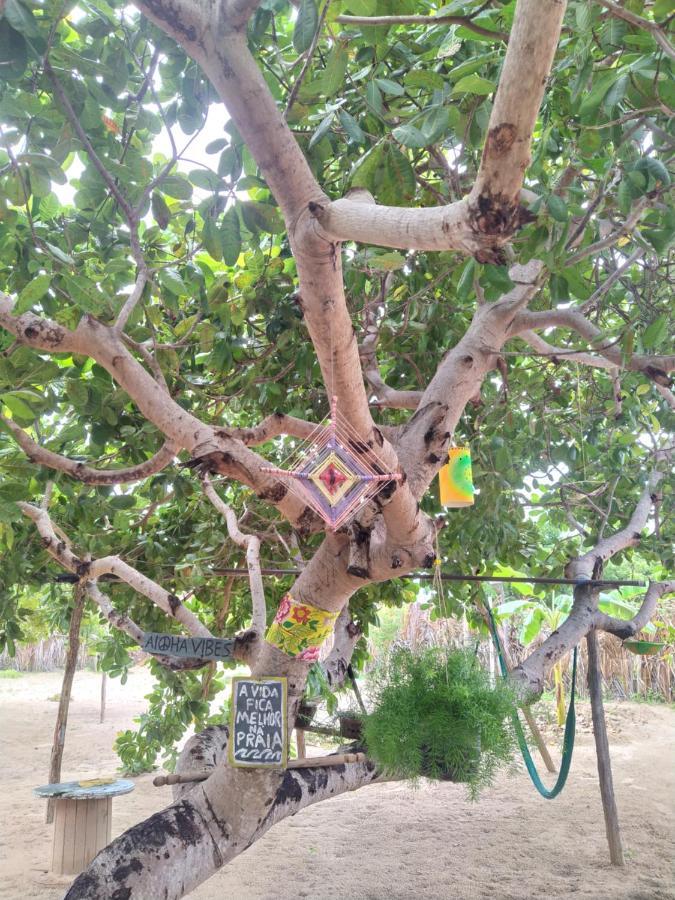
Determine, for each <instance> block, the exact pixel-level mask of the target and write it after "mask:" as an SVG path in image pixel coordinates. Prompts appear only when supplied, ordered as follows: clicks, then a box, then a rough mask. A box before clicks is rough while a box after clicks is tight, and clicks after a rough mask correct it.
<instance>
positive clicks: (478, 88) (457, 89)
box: [452, 75, 496, 96]
mask: <svg viewBox="0 0 675 900" xmlns="http://www.w3.org/2000/svg"><path fill="white" fill-rule="evenodd" d="M495 87H496V85H495V84H494V83H493V82H492V81H488V80H487V78H483V77H482V76H480V75H465V76H464V78H460V79H459V81H458V82H457V83H456V84H455V85H454V87H453V89H452V93H453V94H478V95H479V96H485V95H486V94H491V93H492V92H493V91H494V89H495Z"/></svg>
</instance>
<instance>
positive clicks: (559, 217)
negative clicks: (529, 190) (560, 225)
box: [546, 194, 567, 222]
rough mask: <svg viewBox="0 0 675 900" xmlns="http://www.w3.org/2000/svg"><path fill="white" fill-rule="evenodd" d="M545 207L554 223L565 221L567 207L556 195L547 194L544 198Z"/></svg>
mask: <svg viewBox="0 0 675 900" xmlns="http://www.w3.org/2000/svg"><path fill="white" fill-rule="evenodd" d="M546 206H547V207H548V211H549V212H550V213H551V216H552V217H553V218H554V219H555V220H556V222H566V221H567V206H566V205H565V201H564V200H561V199H560V197H558V196H557V195H556V194H549V196H548V197H547V198H546Z"/></svg>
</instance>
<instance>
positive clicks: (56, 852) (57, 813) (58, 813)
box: [51, 800, 67, 873]
mask: <svg viewBox="0 0 675 900" xmlns="http://www.w3.org/2000/svg"><path fill="white" fill-rule="evenodd" d="M66 802H67V801H65V800H56V801H55V802H54V835H53V837H52V864H51V871H52V872H56V873H61V872H63V842H64V840H65V834H66Z"/></svg>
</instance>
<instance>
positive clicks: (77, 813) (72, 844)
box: [33, 778, 135, 875]
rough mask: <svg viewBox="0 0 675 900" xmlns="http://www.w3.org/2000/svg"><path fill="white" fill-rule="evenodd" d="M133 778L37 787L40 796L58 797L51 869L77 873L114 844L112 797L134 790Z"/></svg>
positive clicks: (67, 782)
mask: <svg viewBox="0 0 675 900" xmlns="http://www.w3.org/2000/svg"><path fill="white" fill-rule="evenodd" d="M134 787H135V785H134V783H133V781H128V780H126V779H123V778H120V779H117V780H115V781H105V780H103V781H101V780H99V781H96V780H94V781H66V782H63V783H62V784H45V785H42V787H38V788H34V789H33V793H34V794H36V795H37V796H38V797H45V798H47V799H53V800H54V840H53V843H52V863H51V871H52V872H53V873H54V874H56V875H77V874H78V873H79V872H81V871H82V870H83V869H85V868H86V867H87V866H88V865H89V863H90V862H91V861H92V859H93V858H94V857H95V856H96V854H97V853H98V852H99V850H102V849H103V847H105V846H107V845H108V844H109V843H110V828H111V824H112V800H113V797H116V796H117V795H118V794H128V793H130V792H131V791H133V789H134Z"/></svg>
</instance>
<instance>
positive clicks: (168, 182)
mask: <svg viewBox="0 0 675 900" xmlns="http://www.w3.org/2000/svg"><path fill="white" fill-rule="evenodd" d="M158 189H159V190H160V191H161V192H162V193H163V194H166V195H167V197H173V198H174V199H175V200H189V199H190V197H192V185H191V184H190V182H189V181H188V180H187V178H183V177H182V176H181V175H167V176H166V178H163V179H162V180H161V182H160V183H159V185H158Z"/></svg>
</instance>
